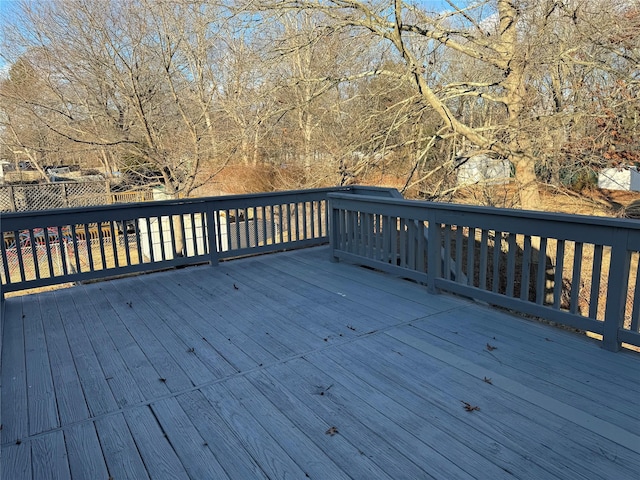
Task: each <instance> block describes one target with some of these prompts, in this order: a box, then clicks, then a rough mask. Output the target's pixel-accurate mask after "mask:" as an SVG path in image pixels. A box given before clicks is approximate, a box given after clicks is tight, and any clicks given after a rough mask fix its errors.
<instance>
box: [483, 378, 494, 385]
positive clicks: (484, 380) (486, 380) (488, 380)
mask: <svg viewBox="0 0 640 480" xmlns="http://www.w3.org/2000/svg"><path fill="white" fill-rule="evenodd" d="M482 381H483V382H484V383H488V384H489V385H493V382H492V381H491V379H490V378H489V377H484V378H483V379H482Z"/></svg>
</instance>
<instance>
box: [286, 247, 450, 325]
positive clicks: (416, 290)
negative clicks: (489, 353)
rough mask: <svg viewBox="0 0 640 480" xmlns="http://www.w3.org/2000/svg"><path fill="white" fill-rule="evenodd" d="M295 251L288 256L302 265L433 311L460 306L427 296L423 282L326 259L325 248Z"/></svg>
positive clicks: (441, 297)
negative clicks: (401, 279)
mask: <svg viewBox="0 0 640 480" xmlns="http://www.w3.org/2000/svg"><path fill="white" fill-rule="evenodd" d="M297 253H298V252H297V251H293V252H291V253H290V254H289V258H290V259H291V260H293V261H296V262H298V263H300V264H302V265H304V266H305V267H306V268H314V269H320V270H322V271H324V272H327V273H329V274H331V275H337V276H340V277H344V278H346V279H349V280H351V281H354V282H357V283H360V284H362V285H366V286H369V287H371V288H376V289H379V288H380V287H382V288H383V289H384V290H385V291H386V292H388V293H391V294H393V295H395V296H397V297H398V298H402V299H405V300H410V301H412V302H416V303H419V304H421V305H423V306H425V307H426V308H427V309H429V310H431V311H432V312H434V313H435V312H439V311H443V310H449V309H451V308H458V307H459V306H460V299H459V298H455V297H453V296H450V295H427V291H426V289H427V287H426V285H421V284H419V283H416V282H412V281H405V280H403V281H397V279H396V280H394V281H389V280H390V279H391V278H394V277H393V276H392V275H389V274H387V273H383V272H380V271H376V270H373V269H369V268H345V266H346V265H348V263H340V262H338V263H336V262H331V261H328V260H329V258H330V250H329V247H320V248H313V249H309V251H308V252H305V254H304V255H299V254H297ZM285 255H286V254H285Z"/></svg>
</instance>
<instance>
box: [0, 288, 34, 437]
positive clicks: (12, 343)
mask: <svg viewBox="0 0 640 480" xmlns="http://www.w3.org/2000/svg"><path fill="white" fill-rule="evenodd" d="M3 306H4V313H5V316H4V318H2V323H3V332H2V341H3V347H2V369H1V370H0V372H1V374H2V384H1V385H2V392H1V394H2V403H1V406H2V415H0V416H1V417H2V432H0V433H2V442H3V443H15V442H16V441H17V440H19V439H21V438H24V437H26V436H28V435H29V413H28V410H27V377H26V369H27V367H26V355H25V350H24V345H25V344H24V329H23V318H22V298H16V299H13V300H12V301H10V302H9V301H5V302H3Z"/></svg>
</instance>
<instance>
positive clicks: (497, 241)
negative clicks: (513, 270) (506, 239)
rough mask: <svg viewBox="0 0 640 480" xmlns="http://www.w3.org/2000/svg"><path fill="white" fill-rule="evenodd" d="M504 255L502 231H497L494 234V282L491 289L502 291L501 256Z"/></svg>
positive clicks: (495, 291)
mask: <svg viewBox="0 0 640 480" xmlns="http://www.w3.org/2000/svg"><path fill="white" fill-rule="evenodd" d="M501 256H502V232H499V231H495V232H494V235H493V283H492V285H491V290H492V291H493V292H494V293H498V292H499V291H500V257H501Z"/></svg>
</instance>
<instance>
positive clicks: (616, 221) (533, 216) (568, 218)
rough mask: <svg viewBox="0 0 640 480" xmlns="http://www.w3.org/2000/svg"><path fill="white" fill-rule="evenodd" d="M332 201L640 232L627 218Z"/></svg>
mask: <svg viewBox="0 0 640 480" xmlns="http://www.w3.org/2000/svg"><path fill="white" fill-rule="evenodd" d="M328 196H329V198H330V199H336V200H337V199H340V200H346V201H350V202H366V203H371V204H379V205H389V206H394V207H404V208H412V209H415V208H418V209H424V210H437V211H441V212H447V213H448V214H453V213H456V214H460V213H465V214H472V215H476V216H483V217H503V218H504V217H507V218H514V219H518V220H520V221H522V220H523V218H526V219H528V220H537V221H545V222H561V223H564V224H567V223H573V224H581V225H584V224H588V225H591V226H602V227H609V228H612V227H613V228H624V229H628V230H638V231H640V222H638V221H637V220H631V219H624V218H607V217H597V216H594V215H580V214H567V213H555V212H540V211H536V210H517V209H511V208H498V207H481V206H477V205H463V204H458V203H455V204H454V203H438V202H429V201H425V200H407V199H398V198H387V197H379V196H367V197H364V196H354V195H349V194H343V193H340V192H332V193H329V194H328Z"/></svg>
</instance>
